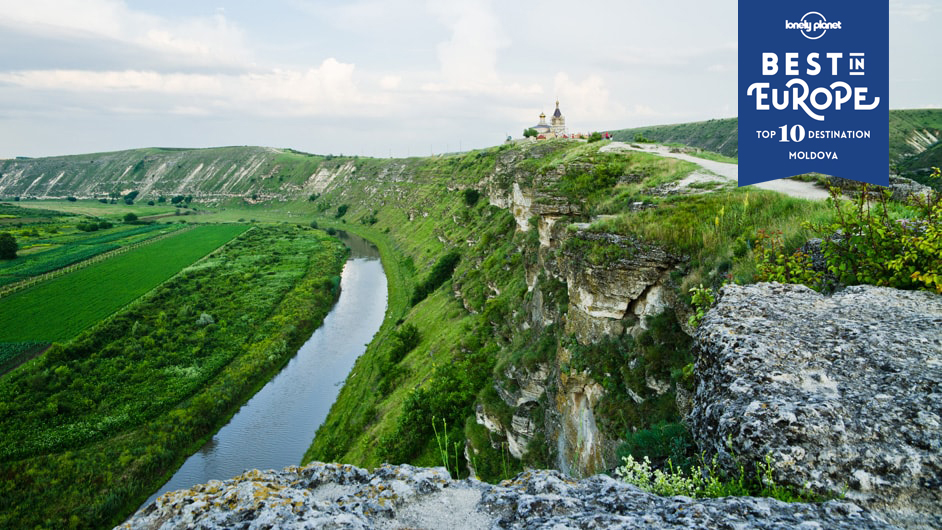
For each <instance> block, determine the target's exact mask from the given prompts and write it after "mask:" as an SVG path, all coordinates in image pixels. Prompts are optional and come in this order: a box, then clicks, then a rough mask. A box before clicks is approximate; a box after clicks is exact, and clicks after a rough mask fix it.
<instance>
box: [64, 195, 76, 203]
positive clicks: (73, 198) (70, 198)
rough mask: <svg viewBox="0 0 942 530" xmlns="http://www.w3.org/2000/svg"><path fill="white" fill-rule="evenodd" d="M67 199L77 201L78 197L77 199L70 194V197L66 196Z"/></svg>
mask: <svg viewBox="0 0 942 530" xmlns="http://www.w3.org/2000/svg"><path fill="white" fill-rule="evenodd" d="M65 200H67V201H69V202H75V201H77V200H78V199H76V198H75V197H71V196H70V197H66V198H65Z"/></svg>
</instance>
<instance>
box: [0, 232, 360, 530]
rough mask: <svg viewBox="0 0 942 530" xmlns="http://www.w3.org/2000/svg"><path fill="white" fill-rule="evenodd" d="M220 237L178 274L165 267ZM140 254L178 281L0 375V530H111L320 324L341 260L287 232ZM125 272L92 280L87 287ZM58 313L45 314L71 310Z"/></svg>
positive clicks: (317, 237)
mask: <svg viewBox="0 0 942 530" xmlns="http://www.w3.org/2000/svg"><path fill="white" fill-rule="evenodd" d="M240 232H241V235H238V234H240ZM234 236H236V237H235V238H234V239H233V240H232V242H231V243H230V244H228V245H225V246H223V247H221V248H218V250H215V251H213V252H212V253H211V254H210V256H208V257H207V258H206V259H204V260H201V261H199V262H198V263H195V264H192V265H191V266H188V267H185V268H183V267H184V266H183V265H181V263H182V262H181V261H177V260H176V254H179V253H182V252H183V251H184V250H185V249H187V248H191V247H199V246H202V248H203V249H206V248H208V249H210V250H211V249H213V248H216V247H218V246H219V245H220V244H221V243H222V242H225V241H227V240H228V239H229V238H232V237H234ZM171 242H173V246H171V245H170V243H171ZM165 244H166V245H167V246H165ZM152 247H159V250H160V251H159V252H158V253H157V254H156V255H154V254H151V253H148V254H150V255H149V256H148V259H150V260H151V266H157V262H161V263H162V262H164V261H167V262H170V263H176V265H175V267H176V269H177V270H179V269H180V268H183V272H182V273H181V274H178V275H176V276H175V277H173V278H171V279H170V280H169V281H167V282H165V283H163V284H162V285H160V286H159V287H157V288H156V289H154V290H152V291H151V292H150V293H148V294H147V295H145V296H144V297H143V298H141V299H140V301H139V302H136V303H134V304H131V305H130V306H128V307H127V308H126V309H124V310H121V311H118V312H117V313H116V314H114V316H112V317H110V318H106V319H104V320H103V321H102V322H101V323H100V324H98V325H96V326H94V327H92V328H90V329H88V330H86V331H83V332H80V333H79V334H78V336H77V337H75V338H74V339H73V340H70V341H68V342H63V343H61V344H60V343H57V344H53V345H52V346H51V347H50V348H49V350H47V351H46V352H45V353H44V354H42V355H40V356H39V357H37V358H35V359H33V360H31V361H29V362H27V363H25V364H23V365H22V366H20V367H19V368H17V369H15V370H13V371H11V372H8V373H7V374H5V375H3V376H0V528H36V527H40V528H68V527H80V528H87V527H96V528H97V527H111V526H112V525H114V524H116V523H117V522H119V521H120V520H121V519H122V518H123V517H124V516H126V515H127V513H129V512H130V511H132V510H133V509H134V508H136V507H137V506H138V505H139V504H140V503H141V502H143V500H144V499H146V498H147V496H148V495H149V494H150V493H151V492H153V491H154V490H155V489H156V488H157V487H158V486H159V485H160V484H162V483H163V481H164V480H165V479H166V478H167V477H168V476H169V474H171V473H172V472H173V471H174V469H175V468H176V467H177V466H178V465H179V464H180V463H182V461H183V460H184V459H185V458H186V456H187V455H188V454H190V453H191V452H192V451H194V450H195V449H196V448H198V447H199V446H200V445H202V443H203V442H204V441H205V439H206V437H207V436H210V435H211V434H212V432H213V431H214V430H215V429H216V428H218V427H219V426H221V425H222V424H223V423H225V421H226V419H227V418H228V417H229V415H231V414H232V413H233V412H234V411H235V410H236V409H237V408H238V406H239V405H240V404H241V403H243V402H244V401H245V400H246V399H248V397H249V396H251V395H252V394H254V392H255V391H256V390H257V389H258V388H260V387H261V385H263V384H264V383H265V381H267V380H268V379H269V378H270V377H271V376H272V375H274V373H276V372H277V371H278V369H280V368H281V366H283V364H284V363H285V362H286V361H287V360H288V359H290V358H291V357H292V356H293V355H294V353H295V352H296V351H297V348H298V347H299V346H300V344H302V343H303V342H304V340H306V339H307V338H308V336H309V335H310V333H311V332H312V331H313V330H314V329H315V328H316V327H317V326H319V325H320V323H321V321H322V320H323V317H324V316H325V315H326V314H327V312H328V310H329V309H330V306H331V304H332V303H333V301H334V300H335V299H336V296H337V294H338V292H339V290H338V288H339V284H340V277H339V274H340V271H341V268H342V266H343V262H344V260H345V255H346V250H345V248H344V247H343V245H341V244H340V243H339V242H338V241H337V240H335V239H333V238H329V237H327V236H326V235H325V234H324V233H323V232H319V231H315V230H311V229H309V228H299V227H297V226H293V225H292V226H259V227H256V228H254V229H252V230H247V227H246V226H242V225H209V226H200V227H198V228H196V229H194V230H191V231H188V232H185V233H180V234H177V235H175V236H173V237H171V238H169V239H166V240H163V241H160V242H158V243H155V244H153V245H148V246H146V247H144V248H142V249H138V250H144V249H150V248H152ZM136 253H137V251H133V252H130V253H129V254H136ZM196 254H197V253H196V252H193V253H191V258H192V259H190V263H192V262H193V260H194V259H196V258H193V256H195V255H196ZM204 254H205V252H204ZM121 257H124V256H119V258H121ZM197 257H198V256H197ZM110 261H112V260H109V262H110ZM102 265H103V264H102ZM139 265H140V263H130V262H129V263H125V265H124V267H123V268H122V269H121V270H113V271H111V272H107V271H105V270H104V269H102V270H100V271H98V273H99V274H100V275H101V276H102V277H103V278H104V279H102V280H101V281H102V282H104V283H100V284H99V285H104V287H103V288H105V289H110V288H111V286H110V284H109V283H108V279H109V278H110V281H112V282H115V281H120V282H122V283H128V278H130V276H129V277H125V276H121V275H119V274H123V273H124V272H125V271H127V272H129V273H131V272H133V271H135V270H137V269H138V268H139ZM161 266H163V265H161ZM96 269H99V265H94V266H91V267H89V268H88V269H83V270H89V271H91V270H96ZM80 272H81V271H80ZM73 274H74V273H73ZM73 274H69V275H68V276H72V275H73ZM171 274H172V272H171ZM116 278H118V279H120V280H116ZM63 279H64V278H63ZM144 280H145V281H150V280H153V278H149V277H145V278H144ZM50 283H55V281H53V282H50ZM60 295H61V293H60ZM58 300H59V302H60V303H59V304H58V306H57V307H58V309H55V311H62V312H66V311H73V310H76V309H78V305H80V304H79V303H77V302H75V301H73V300H71V299H70V297H68V296H67V297H66V298H62V299H58ZM46 305H49V306H54V305H56V304H46ZM0 311H2V312H3V314H4V315H6V314H7V309H6V308H2V309H0ZM0 351H2V349H0Z"/></svg>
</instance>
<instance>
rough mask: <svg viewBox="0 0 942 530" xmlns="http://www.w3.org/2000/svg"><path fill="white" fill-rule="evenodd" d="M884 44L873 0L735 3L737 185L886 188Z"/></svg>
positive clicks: (885, 27)
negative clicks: (811, 177) (800, 181)
mask: <svg viewBox="0 0 942 530" xmlns="http://www.w3.org/2000/svg"><path fill="white" fill-rule="evenodd" d="M889 38H890V37H889V9H888V8H887V6H886V5H885V4H882V5H881V4H879V3H877V2H859V1H851V0H828V1H822V0H816V1H810V0H799V1H789V2H757V1H741V2H739V185H740V186H745V185H748V184H756V183H759V182H765V181H768V180H775V179H780V178H784V177H790V176H792V175H799V174H802V173H812V172H817V173H824V174H826V175H833V176H836V177H841V178H845V179H852V180H858V181H861V182H869V183H871V184H879V185H882V186H886V185H888V184H889V177H888V175H889V119H890V118H889V80H890V77H889V55H890V50H889Z"/></svg>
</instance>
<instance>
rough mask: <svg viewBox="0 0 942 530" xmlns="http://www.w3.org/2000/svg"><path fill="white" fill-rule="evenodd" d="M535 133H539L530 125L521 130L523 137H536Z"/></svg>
mask: <svg viewBox="0 0 942 530" xmlns="http://www.w3.org/2000/svg"><path fill="white" fill-rule="evenodd" d="M537 134H539V133H537V132H536V129H534V128H533V127H530V128H529V129H524V130H523V137H524V138H536V135H537Z"/></svg>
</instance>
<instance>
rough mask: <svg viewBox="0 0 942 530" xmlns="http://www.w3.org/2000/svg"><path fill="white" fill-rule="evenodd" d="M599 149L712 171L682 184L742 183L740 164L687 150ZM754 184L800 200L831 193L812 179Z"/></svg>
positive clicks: (638, 146) (632, 146)
mask: <svg viewBox="0 0 942 530" xmlns="http://www.w3.org/2000/svg"><path fill="white" fill-rule="evenodd" d="M599 151H601V152H608V151H641V152H644V153H653V154H656V155H659V156H669V157H671V158H677V159H679V160H686V161H687V162H693V163H694V164H697V165H698V166H700V167H702V168H703V169H705V170H707V171H709V173H700V172H694V173H693V175H691V176H690V177H687V178H686V179H684V180H683V181H681V185H686V184H689V183H690V182H696V181H705V180H726V181H728V182H735V183H737V184H738V183H739V165H737V164H730V163H727V162H716V161H713V160H707V159H705V158H698V157H695V156H691V155H686V154H683V153H672V152H671V148H670V147H668V146H666V145H658V144H628V143H625V142H612V143H610V144H608V145H606V146H605V147H603V148H601V149H600V150H599ZM688 179H689V180H688ZM753 186H755V187H757V188H759V189H763V190H771V191H777V192H779V193H784V194H785V195H788V196H790V197H797V198H799V199H811V200H824V199H827V198H828V196H829V194H828V192H827V190H824V189H821V188H819V187H817V186H815V185H814V184H812V183H810V182H801V181H798V180H788V179H779V180H770V181H768V182H762V183H760V184H753Z"/></svg>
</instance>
